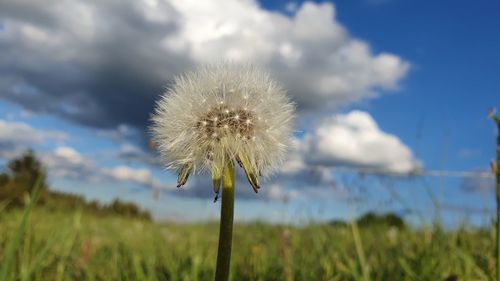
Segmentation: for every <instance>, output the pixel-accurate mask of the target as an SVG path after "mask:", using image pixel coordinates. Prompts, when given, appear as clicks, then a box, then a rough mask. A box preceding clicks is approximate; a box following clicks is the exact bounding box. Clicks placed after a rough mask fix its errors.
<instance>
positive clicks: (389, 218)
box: [357, 212, 405, 228]
mask: <svg viewBox="0 0 500 281" xmlns="http://www.w3.org/2000/svg"><path fill="white" fill-rule="evenodd" d="M357 223H358V225H360V226H372V225H386V226H394V227H397V228H404V227H405V222H404V220H403V219H402V218H400V217H399V216H398V215H396V214H394V213H387V214H384V215H380V214H376V213H373V212H368V213H366V214H364V215H363V216H361V217H360V218H359V219H358V220H357Z"/></svg>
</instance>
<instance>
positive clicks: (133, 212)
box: [0, 150, 151, 220]
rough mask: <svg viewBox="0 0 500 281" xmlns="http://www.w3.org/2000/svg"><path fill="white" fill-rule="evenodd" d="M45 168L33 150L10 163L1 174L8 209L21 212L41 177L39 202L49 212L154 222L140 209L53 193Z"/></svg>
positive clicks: (1, 193) (0, 187)
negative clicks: (84, 213) (67, 211)
mask: <svg viewBox="0 0 500 281" xmlns="http://www.w3.org/2000/svg"><path fill="white" fill-rule="evenodd" d="M44 169H45V168H44V166H43V164H42V163H41V162H40V160H39V159H38V158H37V157H36V155H35V153H34V152H33V151H32V150H29V151H27V152H26V153H24V154H23V155H21V156H20V157H18V158H15V159H12V160H11V161H9V162H8V163H7V171H6V172H3V173H0V202H2V203H1V205H4V208H7V209H11V208H20V207H23V206H24V205H25V203H26V202H27V198H28V197H29V194H31V193H32V191H33V187H34V186H35V182H36V180H37V179H38V178H40V177H41V186H40V195H39V198H38V200H37V203H38V204H39V205H43V206H44V207H45V208H46V209H48V210H74V209H75V208H76V209H82V210H84V211H85V212H90V213H92V214H94V215H99V216H103V215H110V214H117V215H121V216H126V217H138V218H143V219H147V220H150V219H151V215H150V213H149V212H148V211H146V210H142V209H141V208H139V207H138V206H137V205H135V204H133V203H129V202H123V201H122V200H120V199H115V200H113V201H112V202H111V203H109V204H101V203H99V202H97V201H90V202H87V201H86V200H85V199H84V198H83V197H82V196H79V195H74V194H68V193H63V192H57V191H52V190H50V189H49V186H48V184H47V180H46V176H45V171H44Z"/></svg>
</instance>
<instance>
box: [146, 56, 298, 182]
mask: <svg viewBox="0 0 500 281" xmlns="http://www.w3.org/2000/svg"><path fill="white" fill-rule="evenodd" d="M293 111H294V105H293V103H292V102H291V101H290V100H289V98H288V97H287V95H286V92H285V91H284V90H283V89H282V88H281V87H280V86H279V85H278V84H277V83H276V82H274V81H273V80H272V79H271V78H270V77H269V75H268V74H266V73H264V72H262V71H260V70H259V69H257V68H255V67H253V66H251V65H240V64H235V63H221V64H215V65H208V66H205V67H202V68H199V69H198V70H197V71H194V72H190V73H187V74H185V75H182V76H179V77H177V78H176V79H175V81H174V83H173V84H172V86H171V87H170V88H169V89H168V90H167V91H166V93H164V94H163V95H162V96H161V98H160V99H159V101H158V102H157V104H156V109H155V113H154V115H153V116H152V121H153V125H152V127H151V130H152V133H153V139H154V141H156V142H157V143H158V149H159V151H160V153H161V156H162V158H163V160H164V162H165V164H166V166H167V168H171V169H180V168H181V167H183V166H184V165H192V167H193V170H194V171H195V172H199V171H203V170H212V169H214V167H216V166H219V167H220V165H221V164H222V165H224V163H225V162H227V161H233V163H236V162H237V157H238V155H241V154H242V153H243V154H244V155H246V157H247V159H248V160H249V162H250V165H251V166H252V168H253V169H255V170H256V171H259V172H260V173H262V175H269V174H270V173H272V172H274V171H275V170H276V169H277V168H278V166H279V165H280V163H281V162H282V161H283V158H284V156H285V153H286V148H287V146H288V143H289V140H290V137H291V133H292V122H293Z"/></svg>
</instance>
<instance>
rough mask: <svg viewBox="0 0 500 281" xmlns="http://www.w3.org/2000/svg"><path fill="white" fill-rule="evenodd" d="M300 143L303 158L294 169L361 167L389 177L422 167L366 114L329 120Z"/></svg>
mask: <svg viewBox="0 0 500 281" xmlns="http://www.w3.org/2000/svg"><path fill="white" fill-rule="evenodd" d="M298 142H299V143H298V144H297V150H298V152H297V153H299V155H301V158H297V157H296V158H295V159H292V161H295V162H296V163H294V162H292V163H293V165H292V166H298V167H300V166H301V165H302V166H306V164H307V165H312V166H322V167H335V166H347V167H354V168H360V167H361V168H365V170H366V169H367V170H370V171H372V172H375V173H389V174H407V173H411V172H416V171H417V170H418V169H419V167H420V163H419V162H418V160H416V159H415V158H414V156H413V154H412V152H411V150H410V149H409V148H408V147H407V146H406V145H405V144H403V143H402V142H401V140H400V139H399V138H398V137H396V136H394V135H391V134H389V133H386V132H384V131H382V130H381V129H380V128H379V127H378V125H377V123H376V122H375V120H374V119H373V118H372V117H371V116H370V114H368V113H367V112H363V111H357V110H355V111H351V112H349V113H347V114H339V115H336V116H333V117H329V118H326V119H324V120H323V121H322V122H320V123H319V124H318V126H316V127H315V128H313V129H312V130H311V131H309V132H307V133H306V135H305V136H304V138H303V139H301V140H300V141H298ZM300 161H303V162H304V163H300ZM288 165H290V164H288ZM285 167H287V166H286V165H285Z"/></svg>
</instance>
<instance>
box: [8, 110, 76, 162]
mask: <svg viewBox="0 0 500 281" xmlns="http://www.w3.org/2000/svg"><path fill="white" fill-rule="evenodd" d="M67 139H68V136H67V135H66V134H65V133H63V132H60V131H55V130H41V129H35V128H33V127H31V126H30V125H28V124H26V123H23V122H16V121H7V120H3V119H0V158H4V159H10V158H12V157H15V156H17V155H19V154H20V153H22V152H23V151H24V150H26V149H30V148H33V146H35V145H38V144H41V143H43V142H45V141H47V140H55V141H59V142H62V141H65V140H67Z"/></svg>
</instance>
